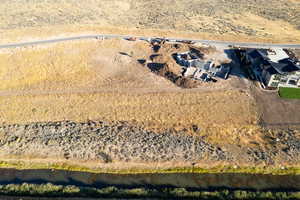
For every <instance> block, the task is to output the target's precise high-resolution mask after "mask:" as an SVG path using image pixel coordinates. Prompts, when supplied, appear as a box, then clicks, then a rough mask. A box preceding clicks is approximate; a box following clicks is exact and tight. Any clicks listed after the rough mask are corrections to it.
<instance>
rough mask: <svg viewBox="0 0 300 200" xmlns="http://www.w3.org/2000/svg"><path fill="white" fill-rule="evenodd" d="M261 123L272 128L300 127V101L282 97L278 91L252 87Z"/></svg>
mask: <svg viewBox="0 0 300 200" xmlns="http://www.w3.org/2000/svg"><path fill="white" fill-rule="evenodd" d="M252 92H253V94H254V97H255V100H256V102H257V106H258V109H259V113H260V119H261V123H262V125H264V126H267V127H270V128H289V127H290V128H292V127H296V128H298V129H299V128H300V101H299V100H297V99H295V100H293V99H282V98H280V97H279V95H278V93H277V92H276V91H272V92H265V91H261V90H260V89H259V88H257V87H254V86H253V87H252Z"/></svg>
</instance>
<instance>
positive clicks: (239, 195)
mask: <svg viewBox="0 0 300 200" xmlns="http://www.w3.org/2000/svg"><path fill="white" fill-rule="evenodd" d="M0 194H1V195H13V196H23V197H26V196H31V197H90V198H92V197H97V198H100V197H101V198H168V199H169V198H190V199H194V198H201V199H216V200H218V199H220V200H223V199H228V200H229V199H241V200H242V199H243V200H245V199H249V200H250V199H253V200H254V199H255V200H258V199H269V200H271V199H274V200H275V199H281V200H287V199H299V198H300V193H299V192H281V191H256V192H255V191H247V190H222V189H220V190H210V191H205V190H195V189H194V190H189V189H186V188H151V189H148V188H143V187H140V188H133V189H126V188H118V187H115V186H110V187H104V188H93V187H78V186H71V185H68V186H62V185H53V184H50V183H48V184H39V185H38V184H28V183H23V184H9V185H0Z"/></svg>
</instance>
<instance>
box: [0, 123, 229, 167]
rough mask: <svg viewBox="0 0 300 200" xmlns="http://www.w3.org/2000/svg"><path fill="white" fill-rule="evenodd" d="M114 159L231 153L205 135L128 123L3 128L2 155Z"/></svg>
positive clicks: (214, 156) (188, 158)
mask: <svg viewBox="0 0 300 200" xmlns="http://www.w3.org/2000/svg"><path fill="white" fill-rule="evenodd" d="M6 155H15V156H17V155H22V156H33V157H47V158H49V157H50V158H66V159H82V160H98V161H102V162H112V161H128V162H129V161H137V162H138V161H151V162H152V161H158V162H160V161H181V162H184V161H197V160H201V159H204V158H205V157H209V159H210V160H225V159H227V158H228V155H227V154H226V153H224V152H223V151H222V150H221V149H220V148H218V147H215V146H212V145H210V144H208V143H206V142H205V141H203V139H202V138H201V137H195V136H190V135H187V134H182V133H168V132H164V133H159V134H158V133H155V132H151V131H145V130H143V129H141V128H137V127H132V126H129V125H128V124H126V123H116V124H106V123H105V122H87V123H75V122H69V121H66V122H54V123H32V124H28V125H8V126H2V127H0V156H6Z"/></svg>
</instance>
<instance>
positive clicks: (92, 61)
mask: <svg viewBox="0 0 300 200" xmlns="http://www.w3.org/2000/svg"><path fill="white" fill-rule="evenodd" d="M167 47H169V48H167ZM170 47H171V45H167V46H166V48H165V49H163V48H162V50H161V51H160V53H162V55H165V56H164V57H162V58H161V59H165V60H164V61H165V62H169V63H170V66H171V65H172V68H174V69H176V66H175V65H176V63H175V61H174V60H172V59H171V53H172V52H174V49H172V48H170ZM186 48H187V47H185V46H184V45H183V46H182V47H180V48H179V49H178V51H183V50H186ZM152 51H153V50H152V48H151V46H150V44H149V43H147V42H142V41H139V42H130V41H125V40H105V41H96V40H95V41H80V42H67V43H61V44H55V45H49V46H44V47H43V48H34V49H31V48H22V49H15V50H10V51H7V52H2V53H1V54H0V62H1V66H2V68H1V69H0V80H1V83H2V84H1V86H0V89H1V90H0V94H1V96H0V122H1V123H6V124H13V123H21V124H23V123H28V122H38V121H61V120H74V121H79V122H80V121H86V120H105V121H128V122H130V123H133V124H135V125H138V126H142V127H145V128H148V129H155V130H166V129H171V128H174V129H176V130H183V129H187V130H190V131H192V130H193V128H192V127H198V130H197V131H198V132H199V131H201V133H203V134H204V133H207V132H216V134H219V133H221V132H226V131H227V130H229V131H228V133H231V130H233V129H235V128H238V129H242V128H247V127H251V126H255V124H256V122H257V114H256V107H255V101H254V99H253V98H252V97H251V96H250V95H249V93H248V92H247V91H246V90H243V89H239V88H235V87H234V84H236V81H237V80H236V78H234V77H232V78H231V79H230V80H228V81H227V83H226V84H225V85H226V87H225V85H224V84H223V83H222V82H220V84H219V83H216V86H214V87H212V86H210V85H209V84H208V85H204V86H202V87H200V88H195V89H182V88H181V87H178V86H177V85H175V84H174V83H172V82H171V81H170V80H167V79H166V78H164V77H162V76H159V75H157V74H155V73H153V72H151V70H150V69H149V68H147V66H145V65H141V64H139V63H138V62H137V60H138V59H140V58H144V59H150V58H149V57H150V56H151V55H152V54H153V52H152ZM178 67H179V66H178ZM179 68H180V67H179ZM224 87H225V88H224ZM226 88H227V89H226ZM226 128H228V129H226ZM220 131H221V132H220ZM215 136H216V137H218V136H217V135H215ZM215 136H214V137H215Z"/></svg>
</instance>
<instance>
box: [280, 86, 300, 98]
mask: <svg viewBox="0 0 300 200" xmlns="http://www.w3.org/2000/svg"><path fill="white" fill-rule="evenodd" d="M279 96H280V97H281V98H285V99H300V88H283V87H281V88H279Z"/></svg>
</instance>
